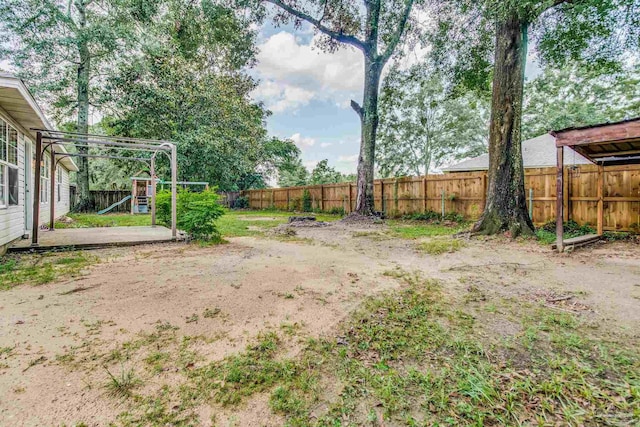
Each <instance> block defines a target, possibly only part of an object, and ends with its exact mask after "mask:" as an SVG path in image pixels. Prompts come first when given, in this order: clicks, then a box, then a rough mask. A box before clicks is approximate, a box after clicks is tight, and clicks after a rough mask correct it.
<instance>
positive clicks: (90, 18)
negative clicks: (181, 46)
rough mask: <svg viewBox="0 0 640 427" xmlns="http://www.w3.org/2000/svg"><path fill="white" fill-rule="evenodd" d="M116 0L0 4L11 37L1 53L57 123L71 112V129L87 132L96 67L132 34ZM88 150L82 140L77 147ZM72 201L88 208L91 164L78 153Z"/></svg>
mask: <svg viewBox="0 0 640 427" xmlns="http://www.w3.org/2000/svg"><path fill="white" fill-rule="evenodd" d="M123 6H124V2H122V1H118V0H68V1H63V0H5V1H3V2H2V4H1V5H0V34H2V36H4V37H5V40H8V41H9V42H8V43H6V44H5V46H4V49H2V50H0V57H1V58H2V59H7V60H9V61H10V62H11V64H12V66H13V67H14V68H15V70H16V71H17V74H18V75H19V76H20V77H21V78H22V79H24V80H25V81H26V82H27V83H28V84H29V86H30V88H32V89H33V90H34V92H35V95H36V97H38V98H40V99H41V100H44V101H45V103H46V105H52V106H53V107H54V111H53V112H54V114H55V117H56V119H57V121H58V122H59V123H61V122H62V121H63V120H65V119H67V118H69V117H71V116H73V115H75V116H76V127H75V130H76V131H77V132H80V133H87V132H88V129H89V115H90V106H91V105H92V100H93V98H94V94H95V90H94V89H95V87H94V86H95V85H97V82H98V81H100V71H101V70H103V69H105V68H106V67H108V66H109V63H110V62H112V61H113V60H114V58H115V57H116V56H117V55H116V53H117V52H122V51H123V49H122V47H123V46H124V45H125V42H126V41H127V40H129V39H130V37H131V35H132V33H131V32H130V30H131V28H130V25H129V24H130V22H131V20H130V19H129V16H128V15H126V13H128V11H129V9H127V8H126V7H123ZM78 149H79V152H80V153H85V154H86V153H87V150H88V148H87V147H86V145H85V146H80V147H78ZM78 167H79V172H78V174H77V184H78V197H79V201H78V204H77V205H76V207H77V208H78V209H79V210H88V209H91V208H92V207H91V206H90V200H91V199H90V197H89V182H90V179H89V167H88V159H87V158H86V157H79V158H78Z"/></svg>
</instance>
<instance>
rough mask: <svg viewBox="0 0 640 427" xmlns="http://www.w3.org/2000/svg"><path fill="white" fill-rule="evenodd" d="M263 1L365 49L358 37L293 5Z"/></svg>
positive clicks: (327, 33)
mask: <svg viewBox="0 0 640 427" xmlns="http://www.w3.org/2000/svg"><path fill="white" fill-rule="evenodd" d="M265 1H267V2H269V3H271V4H274V5H276V6H278V7H279V8H281V9H283V10H285V11H286V12H288V13H290V14H291V15H293V16H295V17H296V18H298V19H302V20H303V21H307V22H308V23H310V24H311V25H313V26H314V27H316V28H317V29H318V30H320V31H321V32H322V33H324V34H326V35H328V36H329V37H331V38H332V39H334V40H336V41H339V42H341V43H346V44H350V45H352V46H355V47H357V48H358V49H360V50H361V51H363V52H365V51H366V46H365V44H364V43H363V42H362V41H361V40H360V39H358V38H357V37H356V36H352V35H349V34H344V33H342V32H341V31H334V30H331V29H329V28H328V27H326V26H325V25H323V24H322V22H320V20H318V19H315V18H314V17H312V16H310V15H308V14H306V13H304V12H302V11H300V10H297V9H294V8H293V7H291V6H289V5H288V4H285V3H284V2H283V1H282V0H265ZM410 1H411V2H413V0H410Z"/></svg>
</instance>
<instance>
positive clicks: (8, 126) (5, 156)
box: [0, 117, 24, 167]
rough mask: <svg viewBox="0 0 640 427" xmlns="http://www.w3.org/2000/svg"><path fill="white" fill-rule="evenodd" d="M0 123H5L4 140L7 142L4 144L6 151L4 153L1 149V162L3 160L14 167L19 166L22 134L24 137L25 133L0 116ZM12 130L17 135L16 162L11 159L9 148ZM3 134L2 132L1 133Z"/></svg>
mask: <svg viewBox="0 0 640 427" xmlns="http://www.w3.org/2000/svg"><path fill="white" fill-rule="evenodd" d="M0 124H2V125H4V129H5V131H4V132H2V133H4V138H3V142H4V144H5V146H4V153H2V152H1V151H2V150H0V162H2V163H3V164H7V165H10V166H14V167H18V162H19V159H18V158H19V157H20V136H22V137H23V138H24V135H22V133H21V132H20V131H19V130H18V129H16V128H15V127H14V126H12V125H11V123H9V121H8V120H5V119H4V118H2V117H0ZM12 131H13V132H14V133H15V135H16V141H15V143H16V144H15V150H16V153H15V154H16V156H15V161H16V162H15V163H11V162H10V161H9V148H10V147H11V140H10V138H9V135H11V133H12ZM0 134H1V133H0Z"/></svg>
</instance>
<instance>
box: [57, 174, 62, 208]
mask: <svg viewBox="0 0 640 427" xmlns="http://www.w3.org/2000/svg"><path fill="white" fill-rule="evenodd" d="M56 184H57V185H56V187H57V188H56V191H57V192H58V201H59V202H60V201H62V168H61V167H60V166H58V168H57V170H56Z"/></svg>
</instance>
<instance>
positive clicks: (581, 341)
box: [183, 270, 640, 426]
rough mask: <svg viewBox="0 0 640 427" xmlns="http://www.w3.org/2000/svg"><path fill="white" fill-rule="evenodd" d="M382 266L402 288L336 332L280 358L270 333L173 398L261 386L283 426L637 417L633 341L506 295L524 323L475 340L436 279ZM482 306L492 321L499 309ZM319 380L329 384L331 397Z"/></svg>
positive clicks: (477, 329) (247, 392)
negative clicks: (606, 335)
mask: <svg viewBox="0 0 640 427" xmlns="http://www.w3.org/2000/svg"><path fill="white" fill-rule="evenodd" d="M386 275H388V276H391V277H395V278H396V279H397V280H399V281H401V282H402V283H403V285H404V288H403V290H401V291H396V292H391V293H388V294H385V295H382V296H378V297H375V298H370V299H368V300H367V301H366V302H365V303H364V304H363V305H362V307H361V308H360V309H359V310H357V311H356V312H355V313H353V314H352V316H351V318H350V319H349V320H348V321H347V322H345V323H344V324H343V325H342V326H341V328H340V330H339V331H338V334H337V335H338V336H339V337H340V338H339V339H338V340H334V339H322V340H314V339H310V340H309V341H308V342H307V346H306V348H305V349H304V350H303V352H302V353H301V354H300V356H299V357H297V358H296V359H282V358H279V357H278V351H279V349H280V339H279V338H278V337H277V336H276V335H275V334H273V333H271V334H268V335H266V336H263V337H262V339H261V340H260V341H259V342H258V343H257V344H255V345H253V346H250V347H249V348H247V350H246V352H244V353H242V354H238V355H234V356H231V357H229V358H227V359H225V360H223V361H222V362H216V363H212V364H210V365H208V366H206V367H204V368H202V369H199V370H196V371H194V372H193V374H192V375H191V381H192V383H191V384H190V386H189V387H188V388H185V389H184V390H183V392H184V394H183V397H185V398H186V401H187V402H190V404H192V405H195V404H196V402H203V401H204V400H206V399H209V398H213V399H214V400H215V401H217V402H220V403H221V404H223V405H236V404H238V403H241V402H243V401H245V400H246V399H247V398H248V397H249V396H252V395H255V394H256V393H264V392H269V393H270V399H269V404H270V407H271V409H272V410H273V411H274V412H276V413H279V414H283V415H284V416H285V417H286V418H287V424H288V425H322V426H325V425H367V424H368V423H370V422H373V421H375V422H378V421H382V420H383V421H384V423H385V424H387V423H388V424H389V425H400V424H404V425H531V424H534V425H536V424H538V425H546V424H552V425H633V424H636V423H638V421H640V400H639V399H638V398H639V397H640V376H639V375H638V372H640V358H639V356H638V354H637V351H634V348H637V347H634V346H635V345H636V344H637V343H614V342H609V341H607V340H605V339H603V338H601V337H597V336H593V335H592V333H593V331H592V330H590V329H588V328H584V327H582V325H581V323H580V321H579V319H577V318H576V317H575V316H574V315H572V314H569V313H557V312H555V311H552V310H550V309H548V308H545V307H544V306H531V307H525V306H523V305H518V304H515V305H514V304H512V305H511V306H508V305H506V307H511V310H512V313H510V315H511V316H513V317H514V318H517V319H519V321H520V322H521V327H522V331H524V332H523V333H522V334H516V335H514V336H511V337H509V338H507V339H501V340H488V341H487V340H485V339H484V338H483V337H486V336H487V335H488V334H491V333H492V331H491V330H490V329H487V326H486V324H485V323H484V322H478V321H477V320H476V319H475V317H473V316H471V315H469V314H468V313H467V312H466V311H464V308H465V306H463V305H457V304H452V301H450V300H448V299H447V298H445V294H443V293H442V292H441V290H440V285H439V284H438V283H437V282H435V281H433V280H425V279H423V278H421V277H420V276H419V275H417V274H409V273H405V272H403V271H402V270H393V271H389V272H387V273H386ZM474 304H478V305H479V306H480V307H481V308H482V305H483V304H484V303H483V302H482V300H479V301H477V302H474ZM507 311H508V310H507ZM482 312H484V313H485V315H487V316H496V317H497V318H496V321H497V322H498V323H500V319H502V317H499V316H507V314H504V315H503V314H500V313H496V312H495V311H491V310H484V309H483V310H482ZM488 313H491V314H488ZM504 321H507V317H504ZM326 384H340V387H339V388H338V389H337V391H336V393H337V394H332V393H327V392H326V390H325V389H324V387H321V385H326ZM183 405H184V402H183ZM318 408H322V409H318ZM378 415H379V418H378Z"/></svg>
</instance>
